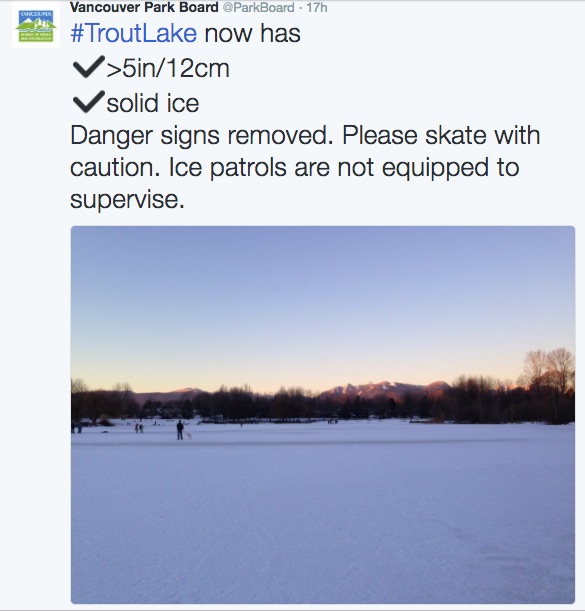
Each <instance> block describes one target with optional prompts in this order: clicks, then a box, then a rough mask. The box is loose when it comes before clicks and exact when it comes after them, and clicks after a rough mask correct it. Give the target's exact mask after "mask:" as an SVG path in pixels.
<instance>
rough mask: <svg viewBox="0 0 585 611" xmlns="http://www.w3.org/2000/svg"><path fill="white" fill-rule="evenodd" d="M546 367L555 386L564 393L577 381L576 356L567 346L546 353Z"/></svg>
mask: <svg viewBox="0 0 585 611" xmlns="http://www.w3.org/2000/svg"><path fill="white" fill-rule="evenodd" d="M546 368H547V373H548V374H549V377H550V378H551V381H552V382H553V384H554V386H555V388H556V389H557V390H558V391H559V392H560V393H561V394H562V395H564V394H565V393H566V392H567V391H568V390H569V388H572V386H573V384H574V382H575V357H574V356H573V355H572V354H571V353H570V352H569V351H568V350H567V349H565V348H557V349H556V350H551V352H548V353H547V355H546Z"/></svg>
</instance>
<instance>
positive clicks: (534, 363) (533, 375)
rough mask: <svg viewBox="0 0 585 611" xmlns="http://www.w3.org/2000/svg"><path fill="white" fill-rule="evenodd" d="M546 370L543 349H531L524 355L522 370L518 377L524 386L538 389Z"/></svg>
mask: <svg viewBox="0 0 585 611" xmlns="http://www.w3.org/2000/svg"><path fill="white" fill-rule="evenodd" d="M546 370H547V358H546V353H545V352H544V350H531V351H530V352H527V353H526V356H525V357H524V372H523V375H522V376H521V378H520V379H521V381H522V382H523V383H524V384H526V386H529V387H530V388H533V389H535V390H539V389H540V388H541V386H542V385H543V382H544V377H545V374H546Z"/></svg>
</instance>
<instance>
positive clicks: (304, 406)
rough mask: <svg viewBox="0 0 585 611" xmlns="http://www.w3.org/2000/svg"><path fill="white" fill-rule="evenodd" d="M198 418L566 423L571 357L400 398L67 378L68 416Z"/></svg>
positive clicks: (557, 356) (536, 357)
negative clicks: (153, 391)
mask: <svg viewBox="0 0 585 611" xmlns="http://www.w3.org/2000/svg"><path fill="white" fill-rule="evenodd" d="M194 417H199V418H201V419H203V420H207V421H212V422H226V421H227V422H230V421H233V422H243V421H247V422H253V421H259V420H263V421H264V420H268V421H272V422H291V421H299V420H303V421H306V420H315V419H327V420H329V419H334V418H335V419H345V420H348V419H367V418H378V419H386V418H400V419H409V420H412V421H419V420H422V421H431V422H445V421H450V422H460V423H464V422H468V423H493V424H498V423H512V422H530V421H531V422H536V421H538V422H547V423H550V424H566V423H569V422H574V420H575V358H574V356H573V355H572V354H571V353H570V352H569V351H568V350H566V349H564V348H558V349H556V350H553V351H551V352H544V351H542V350H536V351H531V352H528V353H527V354H526V357H525V359H524V369H523V373H522V375H521V376H520V378H519V380H518V383H517V384H511V383H510V382H501V381H499V380H495V379H493V378H490V377H485V376H467V375H461V376H459V378H457V380H455V381H454V382H453V383H452V385H451V386H450V387H448V388H446V389H445V390H444V392H442V393H440V394H436V395H428V394H425V393H422V392H421V393H416V392H412V393H407V394H405V395H404V396H403V397H402V398H401V399H400V400H397V399H394V398H387V397H383V396H379V397H375V398H373V399H364V398H362V397H360V396H356V397H355V398H351V399H350V398H346V399H344V400H342V401H339V400H338V399H335V398H331V397H324V396H319V395H316V394H314V393H311V392H309V391H306V390H305V389H303V388H288V389H286V388H281V389H280V390H279V391H278V392H277V393H276V394H275V395H272V396H266V395H259V394H257V393H255V392H253V390H252V389H251V388H250V387H249V386H244V387H233V388H229V389H228V388H227V387H225V386H222V387H221V388H220V389H219V390H218V391H216V392H212V393H208V392H203V393H199V394H196V395H193V394H189V393H186V394H185V396H184V397H182V398H181V399H178V400H174V401H166V402H161V401H152V400H148V401H146V403H144V404H143V405H139V404H138V402H137V401H136V399H135V397H134V393H133V392H132V389H131V388H130V386H129V385H128V384H117V385H116V386H115V387H114V388H113V389H111V390H88V389H87V387H86V385H85V384H84V383H83V381H81V380H74V381H72V384H71V419H72V421H73V422H77V421H79V420H81V419H88V420H91V421H93V422H101V423H107V422H109V421H110V420H111V419H114V418H120V419H127V418H132V419H151V418H171V419H175V418H183V419H187V420H189V419H191V418H194Z"/></svg>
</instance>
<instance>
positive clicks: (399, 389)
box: [319, 381, 449, 401]
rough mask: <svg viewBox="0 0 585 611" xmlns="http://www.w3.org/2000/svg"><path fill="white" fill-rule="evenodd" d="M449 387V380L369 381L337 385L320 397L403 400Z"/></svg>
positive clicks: (342, 399)
mask: <svg viewBox="0 0 585 611" xmlns="http://www.w3.org/2000/svg"><path fill="white" fill-rule="evenodd" d="M447 388H449V384H447V382H442V381H440V382H433V383H431V384H427V385H419V384H404V383H403V382H386V381H384V382H378V383H373V382H368V383H367V384H359V385H358V386H353V385H352V384H346V385H345V386H335V387H334V388H331V389H329V390H326V391H325V392H323V393H321V394H320V395H319V397H321V398H324V399H325V398H330V399H336V400H339V401H345V400H346V399H355V398H356V397H360V398H361V399H375V398H378V397H383V398H385V399H390V398H392V399H394V400H395V401H401V400H402V399H403V398H404V396H405V395H407V394H412V395H418V396H420V395H427V396H428V397H437V396H440V395H442V394H443V393H444V392H445V390H446V389H447Z"/></svg>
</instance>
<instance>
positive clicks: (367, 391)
mask: <svg viewBox="0 0 585 611" xmlns="http://www.w3.org/2000/svg"><path fill="white" fill-rule="evenodd" d="M447 388H449V384H447V382H433V383H431V384H427V385H419V384H404V383H402V382H378V383H377V384H374V383H372V382H368V383H367V384H359V385H357V386H354V385H353V384H346V385H345V386H335V387H334V388H330V389H329V390H326V391H324V392H322V393H321V394H320V395H319V398H321V399H333V400H335V401H340V402H341V401H345V400H347V399H350V400H353V399H355V398H356V397H360V398H362V399H375V398H379V397H382V398H385V399H390V398H392V399H394V400H395V401H398V402H400V401H402V400H403V399H404V397H405V395H407V394H412V395H415V396H421V395H427V396H428V397H430V398H432V397H439V396H441V395H442V394H443V393H444V392H445V390H446V389H447ZM202 392H205V391H203V390H201V389H199V388H191V387H188V388H180V389H178V390H173V391H170V392H144V393H134V397H135V399H136V400H137V401H138V403H139V404H141V405H143V404H144V403H145V402H146V401H148V400H151V401H161V402H163V403H165V402H166V401H176V400H177V399H181V398H187V397H188V398H192V397H194V396H196V395H198V394H200V393H202ZM258 394H262V393H258ZM263 396H267V395H263Z"/></svg>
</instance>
